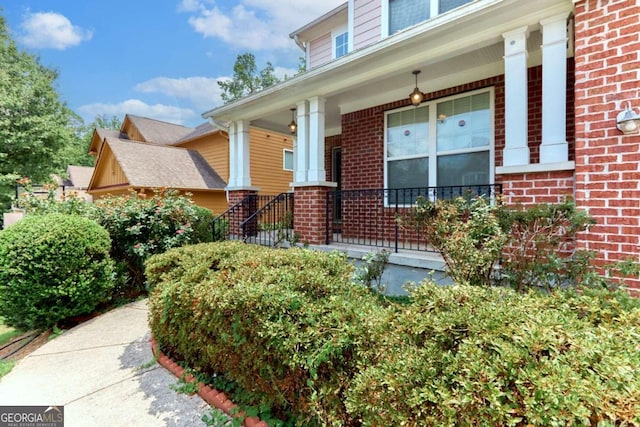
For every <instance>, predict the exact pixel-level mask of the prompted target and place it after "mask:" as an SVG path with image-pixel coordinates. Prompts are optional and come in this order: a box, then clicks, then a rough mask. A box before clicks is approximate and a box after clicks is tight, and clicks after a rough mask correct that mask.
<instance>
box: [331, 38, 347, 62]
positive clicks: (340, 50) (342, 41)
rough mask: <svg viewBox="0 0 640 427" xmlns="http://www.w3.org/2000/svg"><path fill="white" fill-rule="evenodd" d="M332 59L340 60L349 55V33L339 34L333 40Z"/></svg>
mask: <svg viewBox="0 0 640 427" xmlns="http://www.w3.org/2000/svg"><path fill="white" fill-rule="evenodd" d="M333 53H334V55H333V57H334V58H340V57H341V56H344V55H346V54H347V53H349V33H348V32H344V33H340V34H338V35H337V36H335V37H334V39H333Z"/></svg>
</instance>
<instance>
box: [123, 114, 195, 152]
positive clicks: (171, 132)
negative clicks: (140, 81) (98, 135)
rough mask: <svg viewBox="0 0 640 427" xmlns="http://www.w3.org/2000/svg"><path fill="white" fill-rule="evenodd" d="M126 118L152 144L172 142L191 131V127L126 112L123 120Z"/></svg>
mask: <svg viewBox="0 0 640 427" xmlns="http://www.w3.org/2000/svg"><path fill="white" fill-rule="evenodd" d="M127 120H128V121H130V122H131V124H133V126H135V127H136V129H137V130H138V132H140V135H142V137H143V138H144V140H145V141H146V142H153V143H154V144H161V145H169V144H173V143H175V142H176V141H179V140H181V139H182V138H184V137H186V136H187V135H189V134H190V133H192V132H193V128H189V127H186V126H182V125H176V124H174V123H167V122H162V121H160V120H156V119H150V118H148V117H140V116H134V115H131V114H127V115H126V116H125V121H127ZM123 129H124V122H123Z"/></svg>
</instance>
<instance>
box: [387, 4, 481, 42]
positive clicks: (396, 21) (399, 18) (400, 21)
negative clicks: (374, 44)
mask: <svg viewBox="0 0 640 427" xmlns="http://www.w3.org/2000/svg"><path fill="white" fill-rule="evenodd" d="M471 1H473V0H389V35H392V34H395V33H396V32H398V31H400V30H404V29H405V28H409V27H412V26H414V25H416V24H419V23H421V22H423V21H426V20H427V19H430V18H433V17H435V16H437V15H440V14H442V13H445V12H448V11H450V10H452V9H455V8H457V7H459V6H462V5H463V4H466V3H470V2H471Z"/></svg>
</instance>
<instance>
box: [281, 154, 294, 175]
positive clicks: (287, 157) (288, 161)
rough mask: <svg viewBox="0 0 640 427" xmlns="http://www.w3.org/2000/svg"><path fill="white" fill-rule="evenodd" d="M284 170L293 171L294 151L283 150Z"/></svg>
mask: <svg viewBox="0 0 640 427" xmlns="http://www.w3.org/2000/svg"><path fill="white" fill-rule="evenodd" d="M282 169H284V170H286V171H293V150H286V149H285V150H282Z"/></svg>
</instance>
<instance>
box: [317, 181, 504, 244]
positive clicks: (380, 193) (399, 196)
mask: <svg viewBox="0 0 640 427" xmlns="http://www.w3.org/2000/svg"><path fill="white" fill-rule="evenodd" d="M501 192H502V185H501V184H486V185H475V186H468V185H465V186H446V187H422V188H403V189H366V190H336V191H333V192H329V193H327V204H326V206H327V207H326V209H327V212H326V218H327V221H326V243H327V244H330V243H338V244H348V245H362V246H370V247H380V248H386V249H389V250H392V251H394V252H398V251H399V250H401V249H403V250H413V251H427V252H435V249H434V248H433V247H432V246H431V245H429V242H427V241H426V239H425V238H424V236H422V235H421V234H420V233H419V232H418V231H417V230H415V229H414V228H413V227H411V226H409V225H408V221H407V220H408V218H409V214H410V213H411V208H412V206H413V205H414V204H415V202H416V200H417V199H418V197H424V198H427V199H429V200H436V199H452V198H455V197H459V196H460V197H474V196H481V195H482V196H485V197H490V198H492V199H493V198H494V197H495V196H496V195H498V194H500V193H501Z"/></svg>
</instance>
